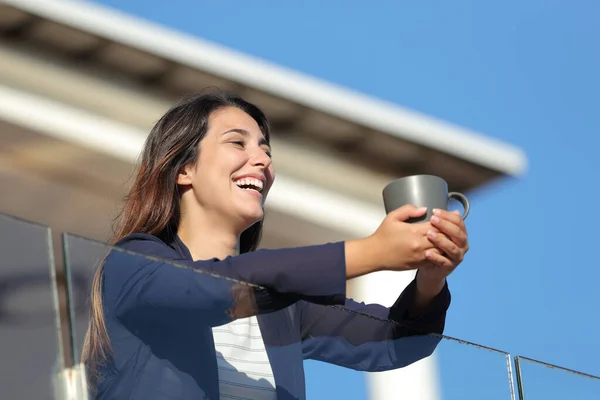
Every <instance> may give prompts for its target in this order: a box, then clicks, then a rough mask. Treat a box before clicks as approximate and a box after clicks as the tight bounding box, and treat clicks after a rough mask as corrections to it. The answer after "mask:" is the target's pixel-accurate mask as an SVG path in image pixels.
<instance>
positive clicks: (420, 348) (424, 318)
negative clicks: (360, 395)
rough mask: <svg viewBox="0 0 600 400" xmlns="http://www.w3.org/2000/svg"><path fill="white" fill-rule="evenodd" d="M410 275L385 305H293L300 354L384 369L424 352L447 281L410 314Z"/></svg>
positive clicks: (439, 328)
mask: <svg viewBox="0 0 600 400" xmlns="http://www.w3.org/2000/svg"><path fill="white" fill-rule="evenodd" d="M415 290H416V283H415V280H413V281H412V282H411V283H410V284H409V285H408V286H407V287H406V289H405V290H404V291H403V292H402V294H401V295H400V297H399V298H398V300H397V301H396V302H395V304H394V305H393V306H392V307H391V308H387V307H384V306H382V305H379V304H364V303H358V302H355V301H353V300H350V299H348V300H347V301H346V303H345V305H344V306H341V307H330V306H323V305H318V304H310V303H307V302H304V301H301V302H298V304H297V306H296V307H297V309H298V312H297V315H298V317H297V318H298V319H299V325H300V329H301V337H302V348H303V355H304V358H305V359H314V360H319V361H324V362H328V363H332V364H336V365H340V366H343V367H347V368H352V369H354V370H359V371H369V372H377V371H386V370H390V369H395V368H401V367H404V366H406V365H410V364H412V363H414V362H416V361H419V360H421V359H423V358H426V357H428V356H430V355H431V354H432V353H433V352H434V351H435V348H436V346H437V344H438V342H439V341H440V340H441V337H440V336H439V335H430V334H432V333H433V334H442V333H443V330H444V323H445V318H446V311H447V309H448V307H449V306H450V292H449V290H448V285H447V283H446V285H445V286H444V288H443V289H442V291H441V292H440V293H439V294H438V295H437V296H436V298H435V299H434V300H433V301H432V303H431V304H430V305H429V306H428V308H427V309H425V310H424V311H423V312H421V313H419V314H418V315H417V314H413V315H411V311H410V310H411V305H412V301H413V299H414V295H415Z"/></svg>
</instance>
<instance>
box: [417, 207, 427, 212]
mask: <svg viewBox="0 0 600 400" xmlns="http://www.w3.org/2000/svg"><path fill="white" fill-rule="evenodd" d="M417 211H419V212H425V211H427V207H419V208H417Z"/></svg>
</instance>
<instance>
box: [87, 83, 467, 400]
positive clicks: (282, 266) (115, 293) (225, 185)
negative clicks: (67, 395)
mask: <svg viewBox="0 0 600 400" xmlns="http://www.w3.org/2000/svg"><path fill="white" fill-rule="evenodd" d="M269 140H270V129H269V124H268V121H267V119H266V117H265V116H264V115H263V113H262V112H261V111H260V110H259V109H258V108H257V107H256V106H254V105H252V104H249V103H247V102H246V101H244V100H242V99H241V98H239V97H236V96H228V95H224V94H220V93H218V94H211V93H206V94H201V95H196V96H194V97H191V98H188V99H184V100H183V101H181V102H180V103H179V104H177V105H175V106H174V107H173V108H172V109H170V110H169V111H168V112H167V113H166V114H165V115H164V116H163V117H162V118H161V119H160V120H159V121H158V122H157V124H156V125H155V127H154V128H153V129H152V131H151V133H150V135H149V137H148V139H147V141H146V143H145V146H144V150H143V154H142V157H141V163H140V167H139V171H138V172H137V175H136V178H135V181H134V182H133V185H132V187H131V190H130V193H129V195H128V196H127V198H126V201H125V205H124V207H123V210H122V213H121V215H120V218H119V219H118V224H117V228H116V230H115V236H114V240H113V243H114V244H115V245H116V249H119V250H126V251H129V252H135V253H139V254H142V255H145V256H149V257H147V258H146V257H141V256H136V255H133V254H131V253H129V252H126V251H117V250H115V251H112V252H111V254H110V255H109V256H108V257H107V259H106V260H105V262H104V265H103V266H102V267H101V268H100V269H98V271H97V273H96V276H95V278H94V283H93V288H92V308H91V316H90V326H89V330H88V333H87V336H86V341H85V344H84V351H83V359H84V362H85V363H86V366H87V368H88V373H89V376H90V385H91V386H92V387H93V389H94V390H95V396H96V398H97V399H117V398H118V399H204V398H209V399H219V398H248V399H303V398H304V397H305V389H304V373H303V367H302V360H303V359H309V358H310V359H317V360H322V361H326V362H330V363H335V364H338V365H342V366H346V367H348V368H353V369H357V370H366V371H382V370H388V369H392V368H398V367H402V366H404V365H407V364H409V363H411V362H414V361H416V360H418V359H420V358H423V357H425V356H427V355H429V354H430V353H431V352H432V351H433V349H434V347H435V344H436V343H437V342H435V341H433V340H431V338H429V340H428V341H427V340H421V341H418V338H425V339H427V338H428V337H427V336H415V335H418V334H425V333H430V332H436V333H442V331H443V327H444V322H445V315H446V310H447V308H448V306H449V304H450V293H449V291H448V287H447V283H446V276H448V275H449V274H450V273H451V272H452V271H453V270H454V268H456V267H457V266H458V265H459V264H460V262H461V261H462V259H463V257H464V254H465V253H466V252H467V250H468V243H467V234H466V230H465V226H464V224H463V222H462V220H461V219H460V217H459V215H458V214H456V213H450V212H447V211H444V210H436V212H435V214H436V217H435V218H432V222H431V223H429V222H428V223H422V224H408V223H405V222H403V221H405V220H407V219H408V218H411V217H418V216H421V215H423V213H424V212H425V210H423V209H417V208H415V207H412V206H405V207H402V208H400V209H398V210H396V211H394V212H391V213H390V214H388V216H387V217H386V218H385V219H384V221H383V222H382V224H381V225H380V227H379V228H378V229H377V231H376V232H375V233H373V234H372V235H370V236H368V237H366V238H364V239H360V240H350V241H345V242H340V243H327V244H324V245H319V246H308V247H301V248H294V249H279V250H258V251H256V250H257V247H258V245H259V240H260V237H261V230H262V219H263V205H264V201H265V199H266V197H267V194H268V192H269V189H270V188H271V185H272V183H273V180H274V177H275V174H274V169H273V164H272V162H271V155H270V147H269ZM300 167H301V166H300ZM175 264H176V265H175ZM177 265H179V266H187V268H180V267H179V266H177ZM412 269H417V270H418V272H417V275H416V278H415V280H414V281H413V282H412V283H411V284H410V285H409V286H408V287H407V288H406V289H405V290H404V292H403V293H402V294H401V295H400V297H399V299H398V301H397V302H396V303H395V304H394V306H393V307H391V308H387V307H383V306H380V305H376V304H371V305H365V304H362V303H360V304H359V303H357V302H354V301H352V300H350V299H347V298H346V293H345V288H346V280H347V279H351V278H355V277H358V276H361V275H365V274H368V273H371V272H375V271H381V270H393V271H406V270H412ZM217 275H218V276H222V277H225V278H227V279H223V278H218V277H216V276H217ZM243 282H248V283H249V285H248V284H244V283H243ZM332 306H337V307H332ZM357 313H365V314H368V315H370V316H372V317H373V318H366V317H362V318H357V317H356V316H357ZM387 319H390V320H393V321H397V322H398V324H393V323H390V322H387V321H385V320H387ZM401 338H406V340H405V341H403V340H400V339H401ZM410 339H414V340H412V341H411V340H410Z"/></svg>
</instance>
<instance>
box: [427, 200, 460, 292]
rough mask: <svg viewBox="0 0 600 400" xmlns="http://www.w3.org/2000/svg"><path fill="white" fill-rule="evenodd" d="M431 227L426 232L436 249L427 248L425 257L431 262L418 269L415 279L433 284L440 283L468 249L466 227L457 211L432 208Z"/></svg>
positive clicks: (456, 265)
mask: <svg viewBox="0 0 600 400" xmlns="http://www.w3.org/2000/svg"><path fill="white" fill-rule="evenodd" d="M431 226H432V227H433V228H435V229H431V230H430V231H429V232H428V233H427V237H428V239H429V241H430V242H431V243H432V244H433V245H434V246H435V248H436V249H437V250H438V251H432V250H427V251H426V252H425V254H426V257H427V259H428V260H429V261H431V263H430V264H429V265H426V266H424V267H422V268H420V269H419V274H418V277H417V279H419V280H421V282H422V283H423V282H428V283H430V284H432V285H433V286H435V285H436V283H438V284H440V283H441V284H442V286H443V283H444V281H445V279H446V277H447V276H448V275H450V274H451V273H452V272H453V271H454V270H455V269H456V267H458V265H459V264H460V263H461V262H462V261H463V259H464V257H465V254H466V253H467V252H468V251H469V240H468V235H467V228H466V226H465V223H464V221H463V219H462V218H461V217H460V213H459V212H458V211H452V212H450V211H446V210H439V209H437V210H434V212H433V216H432V218H431Z"/></svg>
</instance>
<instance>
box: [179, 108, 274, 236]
mask: <svg viewBox="0 0 600 400" xmlns="http://www.w3.org/2000/svg"><path fill="white" fill-rule="evenodd" d="M270 151H271V150H270V148H269V145H268V144H267V142H266V140H265V137H264V135H263V133H262V132H261V130H260V128H259V126H258V124H257V123H256V121H255V120H254V119H253V118H252V117H250V116H249V115H248V114H246V113H245V112H244V111H242V110H240V109H238V108H235V107H226V108H222V109H219V110H217V111H215V112H213V113H212V114H211V115H210V117H209V123H208V132H207V134H206V136H205V137H204V139H203V140H202V141H201V143H200V153H199V157H198V161H197V163H196V164H195V165H191V166H188V167H186V168H185V172H184V173H183V174H180V175H179V178H178V183H179V184H180V185H187V186H191V189H192V191H193V194H194V199H195V203H196V206H199V208H200V209H201V212H202V213H203V214H205V216H206V217H208V218H209V220H210V219H213V218H214V220H215V221H218V222H220V223H222V221H227V222H231V223H232V224H234V225H235V227H236V228H237V229H240V233H241V231H243V230H245V229H247V228H248V227H250V226H251V225H253V224H254V223H255V222H257V221H259V220H261V219H262V218H263V204H264V201H265V198H266V197H267V193H268V192H269V189H270V188H271V185H272V184H273V179H274V178H275V174H274V170H273V165H272V163H271V157H270ZM188 208H189V207H188ZM188 211H190V210H188ZM183 217H184V218H185V211H184V215H183Z"/></svg>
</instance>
